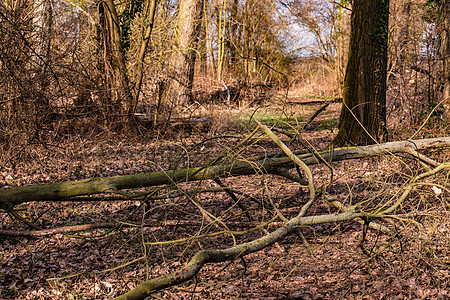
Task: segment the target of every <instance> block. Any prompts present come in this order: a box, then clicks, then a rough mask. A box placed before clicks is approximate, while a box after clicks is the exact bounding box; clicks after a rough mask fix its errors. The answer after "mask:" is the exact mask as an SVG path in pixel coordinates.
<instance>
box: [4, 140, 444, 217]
mask: <svg viewBox="0 0 450 300" xmlns="http://www.w3.org/2000/svg"><path fill="white" fill-rule="evenodd" d="M445 147H450V137H443V138H433V139H422V140H411V141H399V142H390V143H385V144H379V145H370V146H362V147H352V148H340V149H333V150H327V151H321V152H318V153H319V154H320V155H321V156H322V158H323V160H324V161H327V162H334V161H342V160H349V159H357V158H364V157H371V156H379V155H386V154H397V153H408V154H412V155H414V154H415V153H417V151H421V150H437V149H441V148H445ZM315 155H317V153H316V154H315ZM298 157H299V158H300V159H301V160H302V161H303V162H304V163H305V164H307V165H313V164H318V163H321V161H323V160H319V159H318V158H317V157H315V156H314V155H313V154H303V155H298ZM418 159H420V156H418ZM293 167H294V163H293V162H292V160H291V159H290V158H288V157H278V158H268V159H260V160H252V159H249V160H247V161H237V162H234V163H231V164H222V165H214V166H208V167H199V168H189V169H178V170H169V171H159V172H153V173H148V174H136V175H125V176H115V177H105V178H90V179H84V180H79V181H69V182H62V183H48V184H36V185H30V186H22V187H15V188H9V189H1V190H0V209H4V210H8V211H10V210H11V209H13V208H14V206H16V205H18V204H21V203H26V202H32V201H67V200H70V198H72V197H78V196H85V195H94V194H102V193H117V192H118V191H120V190H125V189H136V188H143V187H152V186H160V185H167V184H174V183H180V182H188V181H197V180H204V179H214V178H218V177H230V176H242V175H253V174H264V173H269V174H277V173H279V172H277V171H278V170H279V169H286V168H293Z"/></svg>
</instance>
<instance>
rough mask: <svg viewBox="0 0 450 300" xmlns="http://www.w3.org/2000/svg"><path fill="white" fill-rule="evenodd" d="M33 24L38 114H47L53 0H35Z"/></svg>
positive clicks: (33, 58)
mask: <svg viewBox="0 0 450 300" xmlns="http://www.w3.org/2000/svg"><path fill="white" fill-rule="evenodd" d="M34 6H35V7H34V17H33V26H34V32H35V40H34V44H35V45H34V54H35V55H34V56H33V57H32V61H33V63H34V65H35V67H36V69H35V70H36V71H35V74H34V77H35V78H34V79H35V81H36V85H37V95H36V99H35V101H36V103H35V106H36V114H37V115H46V113H48V111H49V108H50V107H49V106H50V105H49V99H48V96H47V88H48V85H49V83H50V78H49V76H50V69H49V63H50V59H51V58H50V44H51V35H52V22H53V3H52V0H35V1H34Z"/></svg>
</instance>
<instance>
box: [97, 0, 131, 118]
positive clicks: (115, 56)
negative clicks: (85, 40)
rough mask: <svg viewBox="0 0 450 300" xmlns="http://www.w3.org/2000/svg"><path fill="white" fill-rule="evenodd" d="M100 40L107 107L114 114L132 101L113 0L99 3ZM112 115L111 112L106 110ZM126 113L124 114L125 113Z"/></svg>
mask: <svg viewBox="0 0 450 300" xmlns="http://www.w3.org/2000/svg"><path fill="white" fill-rule="evenodd" d="M99 15H100V23H101V29H102V41H103V48H104V53H105V57H106V59H105V76H106V80H105V81H106V83H107V87H108V89H107V90H108V92H109V95H108V100H109V101H111V103H109V104H108V105H107V107H112V108H113V112H114V114H117V113H123V112H128V111H129V109H130V107H131V106H132V103H133V96H132V91H131V89H130V83H129V77H128V73H127V67H126V60H125V49H124V44H123V43H122V41H123V34H122V30H121V28H120V24H121V23H120V20H119V15H118V13H117V10H116V6H115V4H114V1H113V0H104V1H102V2H101V3H100V5H99ZM107 115H108V116H112V115H113V114H112V112H107ZM125 115H126V114H125Z"/></svg>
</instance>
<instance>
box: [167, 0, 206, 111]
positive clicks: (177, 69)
mask: <svg viewBox="0 0 450 300" xmlns="http://www.w3.org/2000/svg"><path fill="white" fill-rule="evenodd" d="M202 16H203V0H180V2H179V7H178V20H177V23H176V28H175V36H174V44H175V49H174V51H173V55H172V58H171V61H170V77H171V78H170V82H169V84H168V86H167V90H166V97H165V99H167V100H168V101H170V104H171V106H172V109H173V108H175V107H176V106H179V105H184V104H187V103H189V102H191V100H192V84H193V80H194V66H195V59H196V49H197V44H198V43H197V42H198V38H199V34H200V28H201V19H202Z"/></svg>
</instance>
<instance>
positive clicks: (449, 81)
mask: <svg viewBox="0 0 450 300" xmlns="http://www.w3.org/2000/svg"><path fill="white" fill-rule="evenodd" d="M441 5H442V8H441V9H442V26H443V28H442V30H441V42H442V60H443V65H444V70H443V71H444V94H443V97H444V99H445V104H444V105H445V106H444V107H445V111H444V114H445V117H446V119H447V120H449V121H450V32H449V30H450V1H449V0H443V1H442V4H441Z"/></svg>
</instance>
